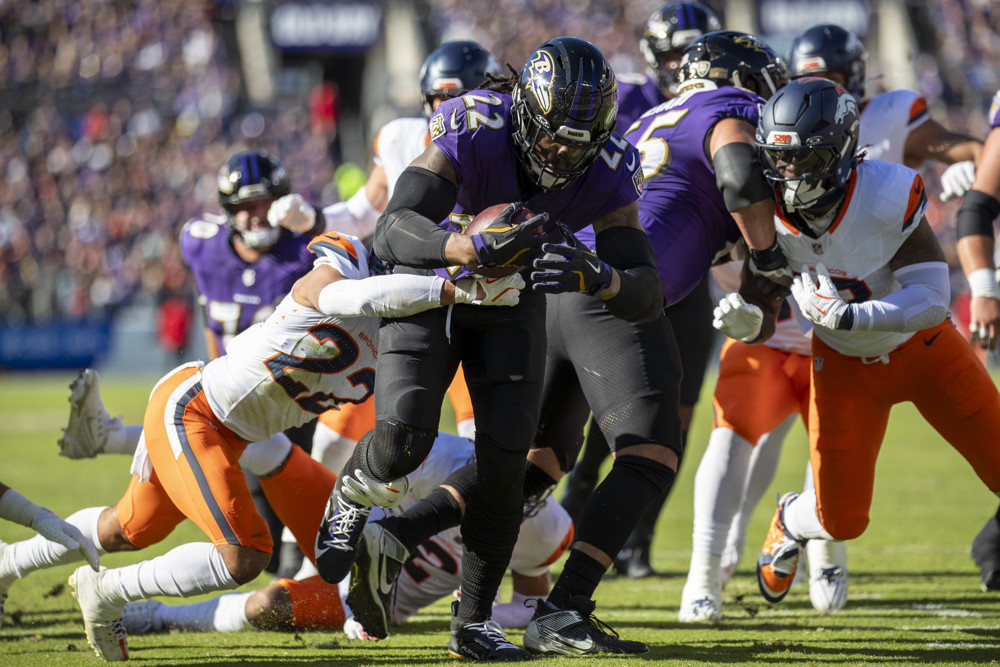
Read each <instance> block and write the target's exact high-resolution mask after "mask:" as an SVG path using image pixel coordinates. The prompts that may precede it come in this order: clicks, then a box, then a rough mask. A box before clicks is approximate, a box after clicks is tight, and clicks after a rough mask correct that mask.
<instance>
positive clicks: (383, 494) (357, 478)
mask: <svg viewBox="0 0 1000 667" xmlns="http://www.w3.org/2000/svg"><path fill="white" fill-rule="evenodd" d="M341 480H342V481H343V488H342V490H341V493H343V494H344V496H346V497H347V498H349V499H350V500H353V501H354V502H355V503H357V504H358V505H366V506H368V507H371V506H373V505H374V506H376V507H385V508H387V509H392V508H393V507H396V506H397V505H399V503H401V502H402V501H403V495H404V494H405V493H406V492H407V491H408V490H409V488H410V482H409V480H408V479H406V477H400V478H399V479H395V480H393V481H391V482H380V481H379V480H377V479H373V478H371V477H369V476H368V475H366V474H365V473H364V472H363V471H362V470H361V469H360V468H359V469H356V470H355V471H354V474H353V475H349V476H348V475H344V476H343V477H342V478H341Z"/></svg>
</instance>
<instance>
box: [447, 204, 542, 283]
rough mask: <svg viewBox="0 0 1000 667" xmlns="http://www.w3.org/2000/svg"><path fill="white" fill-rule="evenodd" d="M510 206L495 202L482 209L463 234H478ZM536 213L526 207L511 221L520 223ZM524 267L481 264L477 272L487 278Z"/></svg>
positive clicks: (511, 272)
mask: <svg viewBox="0 0 1000 667" xmlns="http://www.w3.org/2000/svg"><path fill="white" fill-rule="evenodd" d="M508 206H510V204H494V205H493V206H490V207H489V208H487V209H484V210H482V211H480V212H479V214H478V215H476V217H475V218H473V219H472V222H470V223H469V226H468V227H466V228H465V231H463V232H462V234H464V235H465V236H472V235H473V234H478V233H479V232H481V231H483V230H484V229H486V228H487V227H489V226H490V225H491V224H493V221H494V220H496V218H497V216H498V215H500V214H501V213H502V212H503V210H504V209H505V208H507V207H508ZM534 215H535V214H534V212H532V211H529V210H528V209H526V208H521V210H520V211H518V212H517V213H516V214H514V217H513V218H512V219H511V222H512V223H514V224H520V223H522V222H524V221H525V220H527V219H528V218H531V217H532V216H534ZM522 268H524V267H521V266H516V265H511V266H494V267H488V266H479V267H476V269H475V272H476V273H478V274H479V275H481V276H486V277H487V278H503V277H505V276H509V275H512V274H514V273H517V272H518V271H520V270H521V269H522Z"/></svg>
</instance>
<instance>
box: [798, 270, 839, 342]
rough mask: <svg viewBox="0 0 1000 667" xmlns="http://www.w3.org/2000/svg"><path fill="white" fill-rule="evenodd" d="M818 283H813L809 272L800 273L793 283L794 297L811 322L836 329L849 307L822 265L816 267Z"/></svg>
mask: <svg viewBox="0 0 1000 667" xmlns="http://www.w3.org/2000/svg"><path fill="white" fill-rule="evenodd" d="M816 278H817V281H816V282H813V279H812V278H811V277H810V275H809V272H808V271H807V272H804V273H800V274H799V275H797V276H795V280H793V281H792V296H794V297H795V300H796V301H797V302H798V303H799V308H800V309H801V310H802V314H803V315H805V316H806V317H807V318H808V319H809V321H810V322H812V323H814V324H818V325H819V326H821V327H826V328H827V329H836V328H837V325H838V324H840V319H841V318H842V317H843V316H844V313H845V312H846V311H847V308H848V305H847V302H845V301H844V300H843V299H842V298H841V296H840V293H839V292H838V291H837V288H836V287H835V286H834V284H833V280H831V279H830V273H829V272H828V271H827V270H826V267H825V266H823V265H822V264H817V265H816Z"/></svg>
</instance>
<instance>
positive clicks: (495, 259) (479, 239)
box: [472, 204, 559, 266]
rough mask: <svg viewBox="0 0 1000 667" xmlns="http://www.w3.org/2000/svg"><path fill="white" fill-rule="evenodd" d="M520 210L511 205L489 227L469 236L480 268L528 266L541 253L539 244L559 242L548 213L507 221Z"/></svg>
mask: <svg viewBox="0 0 1000 667" xmlns="http://www.w3.org/2000/svg"><path fill="white" fill-rule="evenodd" d="M522 208H524V206H523V205H521V204H511V205H510V206H508V207H507V208H506V209H504V210H503V212H501V213H500V215H498V216H497V217H496V218H495V219H494V220H493V222H492V223H491V224H490V226H489V227H487V228H486V229H484V230H483V231H481V232H479V233H478V234H474V235H473V236H472V243H473V244H474V246H475V248H476V258H477V259H478V260H479V264H480V265H481V266H528V265H529V264H531V260H532V259H534V258H535V257H538V256H539V255H540V254H541V253H542V245H543V244H545V243H547V242H549V241H556V240H558V239H559V236H558V234H557V233H556V229H555V225H554V224H553V223H550V222H549V214H548V213H539V214H538V215H535V216H532V217H530V218H528V219H527V220H525V221H524V222H522V223H520V224H512V223H511V220H512V219H513V218H514V216H515V215H516V214H517V212H518V211H520V210H521V209H522Z"/></svg>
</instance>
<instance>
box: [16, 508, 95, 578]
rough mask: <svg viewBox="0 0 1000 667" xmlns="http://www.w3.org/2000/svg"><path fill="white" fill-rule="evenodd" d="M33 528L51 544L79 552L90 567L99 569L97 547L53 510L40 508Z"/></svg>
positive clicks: (32, 522)
mask: <svg viewBox="0 0 1000 667" xmlns="http://www.w3.org/2000/svg"><path fill="white" fill-rule="evenodd" d="M31 527H32V528H33V529H34V530H35V531H36V532H37V533H38V534H39V535H41V536H42V537H44V538H45V539H47V540H49V541H50V542H56V543H58V544H61V545H63V546H64V547H66V548H67V549H69V550H70V551H79V552H80V555H81V556H83V557H84V558H85V559H86V560H87V563H89V564H90V567H92V568H93V569H94V571H95V572H96V571H97V569H98V567H99V563H98V559H99V557H98V554H97V547H95V546H94V543H93V542H91V541H90V540H88V539H87V538H86V537H84V536H83V533H81V532H80V531H79V529H78V528H77V527H76V526H74V525H72V524H69V523H66V522H65V521H63V520H62V519H60V518H59V517H58V516H56V515H55V513H54V512H52V510H50V509H48V508H45V507H39V508H38V512H37V513H36V514H35V518H34V519H32V520H31Z"/></svg>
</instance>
